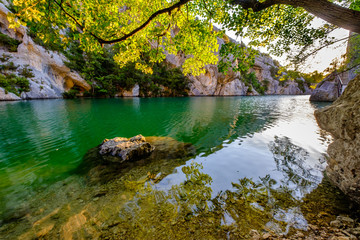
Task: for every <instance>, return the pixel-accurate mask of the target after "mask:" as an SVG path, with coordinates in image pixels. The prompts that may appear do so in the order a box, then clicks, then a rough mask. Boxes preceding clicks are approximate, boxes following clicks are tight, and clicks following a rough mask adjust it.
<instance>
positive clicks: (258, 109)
mask: <svg viewBox="0 0 360 240" xmlns="http://www.w3.org/2000/svg"><path fill="white" fill-rule="evenodd" d="M322 106H323V105H314V104H311V103H310V102H309V101H308V96H266V97H216V98H215V97H204V98H149V99H140V98H133V99H79V100H45V101H27V102H0V119H1V121H0V207H1V208H0V209H1V210H0V216H8V215H9V214H10V213H12V211H15V212H16V209H17V208H19V206H23V205H24V203H27V202H30V200H34V199H37V198H40V197H39V196H41V199H42V200H41V201H46V202H39V201H36V202H37V203H36V204H35V203H34V204H30V206H27V210H26V213H27V215H26V216H28V220H26V219H25V218H24V216H23V215H21V214H20V217H19V218H17V217H16V216H17V215H16V213H15V217H13V219H10V220H11V221H10V220H9V219H8V220H6V221H5V220H4V223H3V225H4V226H5V228H6V229H8V228H7V227H8V225H7V224H8V222H11V224H13V225H12V227H11V228H14V229H16V228H17V226H18V225H19V224H20V223H21V221H25V222H26V224H30V223H31V224H33V225H32V226H31V224H30V225H29V226H28V227H27V228H28V229H32V228H35V227H34V226H35V225H34V222H31V221H35V220H39V219H40V216H41V214H43V212H44V214H45V213H46V214H49V213H51V211H53V210H54V209H53V208H55V205H56V206H57V207H59V208H60V209H63V208H64V207H63V205H65V202H66V204H70V205H68V206H73V208H74V209H77V210H73V212H71V211H70V210H66V214H65V213H64V214H63V218H64V219H63V220H58V221H55V223H54V225H55V227H53V228H52V229H53V230H52V231H55V230H54V229H57V230H56V231H60V230H59V229H64V226H67V225H66V224H65V225H64V226H62V225H61V224H60V222H61V221H62V222H63V223H66V222H67V221H70V220H71V219H72V218H71V217H70V216H72V215H73V214H75V212H76V211H80V209H83V208H82V207H79V206H78V203H76V204H75V205H72V204H71V202H72V201H75V200H76V199H77V200H79V199H85V202H86V203H87V200H86V199H87V198H90V197H87V196H90V195H91V194H90V193H91V191H95V190H98V189H100V188H106V189H107V190H106V191H108V190H109V189H110V188H111V189H114V186H117V185H116V184H120V183H116V181H117V180H111V181H112V182H111V183H107V185H101V184H102V183H101V184H100V183H96V184H93V183H92V184H90V185H89V184H88V183H87V182H86V181H85V180H83V178H81V176H78V175H77V174H75V172H76V171H75V170H76V169H77V168H78V167H79V166H80V165H81V163H82V162H83V161H84V159H85V158H84V156H85V155H86V153H87V151H88V150H89V149H91V148H94V147H96V146H97V145H98V144H100V143H101V142H102V140H103V139H105V138H113V137H116V136H121V137H132V136H134V135H137V134H142V135H144V136H163V137H171V138H173V139H175V140H177V141H179V142H186V143H191V144H192V145H193V146H194V147H195V149H196V155H195V156H194V157H191V158H188V159H183V160H177V161H167V160H164V159H159V160H158V161H157V160H156V161H154V162H152V163H146V164H143V163H139V164H140V165H134V166H127V167H126V168H124V169H122V170H119V172H121V174H120V175H118V176H121V179H122V180H121V181H127V180H126V179H125V180H124V178H127V177H128V178H129V179H131V180H136V181H138V180H139V179H141V177H139V178H136V176H142V175H144V176H146V174H147V172H151V173H154V174H155V175H156V174H162V177H161V181H159V182H157V183H156V185H154V186H156V190H157V191H169V190H170V189H171V188H172V187H173V186H181V184H182V183H183V182H184V181H185V180H186V179H187V177H189V174H190V175H191V174H192V173H188V174H187V173H186V171H184V166H191V164H193V163H196V164H200V165H199V166H201V174H205V175H206V176H208V177H209V178H210V179H211V181H210V182H211V184H210V183H208V182H206V183H205V185H206V186H207V188H208V190H209V194H210V195H209V196H208V198H206V201H207V200H210V199H211V198H212V199H215V198H216V197H217V196H219V193H221V192H226V191H230V192H236V191H238V190H239V187H238V185H236V184H235V185H234V183H236V182H239V180H240V179H252V181H254V184H255V182H258V181H260V179H262V181H263V182H264V181H265V180H266V179H267V180H266V181H267V182H268V183H271V187H272V188H274V189H278V188H280V187H284V186H285V187H286V188H288V189H289V191H290V192H291V194H290V195H291V198H293V199H296V200H301V199H302V198H303V197H304V196H305V195H306V194H309V193H310V192H311V191H312V190H314V189H316V187H317V186H318V185H319V184H320V183H321V181H322V179H323V170H324V168H325V166H326V161H325V155H324V153H325V151H326V148H327V145H328V144H329V142H330V140H331V138H330V137H329V136H328V135H327V134H326V133H324V132H323V131H321V130H320V129H319V128H318V126H317V124H316V121H315V119H314V116H313V112H314V110H315V109H316V108H319V107H322ZM117 174H118V173H117ZM134 176H135V177H134ZM119 178H120V177H119ZM205 179H207V178H205ZM264 179H265V180H264ZM84 181H85V182H84ZM119 181H120V180H119ZM266 181H265V182H266ZM69 182H71V184H73V185H71V184H70V183H69ZM140 182H141V181H140ZM111 184H112V185H111ZM121 184H122V185H121V186H123V182H122V183H121ZM246 184H250V185H251V184H252V183H248V182H246ZM264 184H265V183H264ZM69 185H71V186H73V188H75V187H74V186H77V190H76V191H75V190H71V191H70V190H68V188H70V187H68V188H67V187H64V186H69ZM93 185H96V186H97V187H96V189H95V188H93ZM205 185H204V186H205ZM119 186H120V185H119ZM94 189H95V190H94ZM128 190H129V189H127V190H126V191H125V190H124V189H122V190H118V191H119V192H118V193H116V194H115V195H113V197H109V198H108V199H107V200H106V201H104V202H102V203H101V204H103V207H102V209H104V204H105V205H108V206H111V204H114V201H123V200H120V198H118V197H119V196H122V197H123V195H124V194H123V192H128ZM51 191H54V192H57V193H56V194H65V193H66V191H69V192H70V193H71V194H73V192H74V191H75V192H76V194H78V195H76V194H75V195H76V196H70V195H71V194H68V195H66V196H65V195H64V196H62V195H61V196H62V197H60V195H59V196H58V198H59V199H61V201H62V202H61V203H56V204H55V203H53V205H54V206H51V207H50V205H51V204H52V203H51V201H55V200H54V199H52V198H51V197H49V196H50V195H51V194H50V193H51ZM121 191H123V192H121ZM133 191H134V192H133V193H132V194H134V193H136V192H139V191H140V190H139V189H138V188H136V189H134V190H133ZM59 192H61V193H59ZM52 194H55V193H52ZM81 194H82V195H81ZM122 194H123V195H122ZM73 195H74V194H73ZM103 195H105V194H100V195H99V196H100V197H102V196H103ZM108 195H111V194H108ZM108 195H106V196H108ZM125 195H126V194H125ZM43 196H47V197H43ZM96 196H98V195H96ZM115 196H116V197H115ZM126 196H127V195H126ZM97 198H98V197H95V200H97ZM105 198H106V197H105ZM123 198H124V199H125V198H126V197H123ZM44 199H45V200H44ZM74 199H75V200H74ZM101 199H102V198H101ZM115 199H116V200H115ZM47 201H48V202H47ZM59 201H60V200H59ZM81 201H83V200H81ZM89 201H90V202H91V200H89ZM89 204H90V203H89ZM91 204H94V203H93V202H91ZM87 206H88V205H87ZM91 206H92V207H93V208H92V209H95V208H99V206H97V205H96V204H95V205H91ZM14 209H15V210H14ZM20 209H21V208H20ZM39 209H42V210H41V211H40V210H39ZM44 209H45V210H44ZM105 209H106V207H105ZM119 209H120V204H119V208H118V209H117V210H116V211H115V212H116V214H115V215H116V216H118V212H119V211H120V210H119ZM296 209H297V210H296ZM61 211H62V212H65V210H61ZM88 211H90V210H88ZM102 211H104V212H102V213H101V214H100V215H102V216H105V215H106V214H105V212H106V210H102ZM39 212H41V213H39ZM90 212H92V213H94V216H95V215H96V214H97V215H96V216H97V217H99V216H98V215H99V213H98V210H92V211H90ZM95 212H96V214H95ZM110 212H114V209H112V210H109V214H110ZM134 212H135V211H134ZM76 213H78V212H76ZM141 214H143V213H141ZM30 215H31V216H33V219H32V220H29V219H30V218H31V217H29V216H30ZM90 215H91V214H90ZM225 215H226V214H225ZM225 215H224V216H223V220H222V223H221V224H232V223H233V222H234V221H236V218H234V216H230V215H229V214H227V216H225ZM280 215H281V216H280ZM273 216H274V218H275V219H278V220H279V221H280V220H281V221H285V222H291V226H292V227H297V228H305V227H306V223H307V220H306V219H305V218H304V216H303V214H302V213H301V211H299V209H298V208H295V207H292V208H289V209H287V210H286V211H284V212H283V213H280V212H277V213H273ZM289 216H290V217H289ZM69 217H70V218H69ZM3 218H4V219H5V217H3ZM94 218H95V217H93V218H91V219H94ZM107 218H110V217H107ZM287 218H291V219H290V220H289V219H288V220H287ZM14 219H15V220H14ZM24 219H25V220H24ZM60 219H62V217H60ZM69 219H70V220H69ZM104 219H106V218H105V217H104ZM234 219H235V220H234ZM16 221H18V223H16ZM14 222H15V223H14ZM0 223H1V222H0ZM22 224H25V223H24V222H23V223H22ZM26 224H25V225H26ZM57 224H59V225H61V226H62V227H61V226H60V227H57ZM4 226H3V228H4ZM36 226H37V225H36ZM9 228H10V227H9ZM25 229H26V228H24V229H23V228H21V230H16V231H17V233H16V236H19V235H20V232H21V231H25ZM79 229H81V228H79ZM4 231H5V230H4ZM4 231H3V234H5V233H6V234H10V233H9V232H7V231H8V230H6V231H5V233H4ZM16 231H15V230H14V231H13V232H16ZM61 231H62V230H61ZM64 231H65V230H64ZM74 231H75V230H74ZM76 231H78V230H76ZM76 231H75V232H76ZM79 231H80V230H79ZM96 231H100V232H101V230H96ZM0 232H1V231H0ZM10 232H11V231H10ZM89 234H90V233H89ZM90 235H91V234H90ZM118 237H119V236H118ZM25 238H26V237H25ZM29 238H31V237H29ZM65 238H66V237H65Z"/></svg>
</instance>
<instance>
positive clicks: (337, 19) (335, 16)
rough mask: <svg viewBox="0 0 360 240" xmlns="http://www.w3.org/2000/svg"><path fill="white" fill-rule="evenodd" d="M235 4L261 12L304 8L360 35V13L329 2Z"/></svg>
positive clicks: (240, 0) (251, 0)
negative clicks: (278, 7)
mask: <svg viewBox="0 0 360 240" xmlns="http://www.w3.org/2000/svg"><path fill="white" fill-rule="evenodd" d="M232 3H233V4H237V5H241V6H242V7H243V8H244V9H249V8H251V9H253V11H254V12H259V11H261V10H264V9H265V8H268V7H270V6H273V5H276V4H285V5H291V6H294V7H302V8H304V9H305V10H306V11H308V12H309V13H311V14H313V15H315V16H317V17H319V18H321V19H323V20H325V21H327V22H329V23H331V24H334V25H336V26H338V27H341V28H344V29H347V30H350V31H352V32H356V33H360V12H359V11H355V10H351V9H349V8H345V7H342V6H340V5H337V4H335V3H331V2H329V1H327V0H302V1H301V0H266V1H265V2H258V1H257V0H233V1H232Z"/></svg>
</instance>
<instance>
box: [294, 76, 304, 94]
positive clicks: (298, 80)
mask: <svg viewBox="0 0 360 240" xmlns="http://www.w3.org/2000/svg"><path fill="white" fill-rule="evenodd" d="M295 82H296V83H297V85H298V88H299V89H300V90H301V91H302V92H303V93H304V92H305V86H304V81H301V80H300V79H296V80H295Z"/></svg>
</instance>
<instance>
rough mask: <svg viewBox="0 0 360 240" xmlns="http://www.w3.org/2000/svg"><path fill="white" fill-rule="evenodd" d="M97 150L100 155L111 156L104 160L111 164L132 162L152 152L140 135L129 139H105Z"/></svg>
mask: <svg viewBox="0 0 360 240" xmlns="http://www.w3.org/2000/svg"><path fill="white" fill-rule="evenodd" d="M99 148H100V151H99V153H100V154H101V155H111V156H113V157H112V158H106V160H109V161H112V162H123V161H134V160H138V159H141V158H146V157H148V156H149V155H150V154H151V152H152V151H153V150H154V147H153V146H152V145H151V144H150V143H148V142H146V140H145V138H144V137H143V136H142V135H137V136H135V137H132V138H130V139H128V138H122V137H116V138H113V139H105V140H104V142H103V143H102V144H101V145H100V147H99Z"/></svg>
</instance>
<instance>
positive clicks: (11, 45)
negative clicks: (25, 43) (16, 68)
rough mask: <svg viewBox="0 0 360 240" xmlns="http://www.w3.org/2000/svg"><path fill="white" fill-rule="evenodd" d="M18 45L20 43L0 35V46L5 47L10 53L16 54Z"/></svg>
mask: <svg viewBox="0 0 360 240" xmlns="http://www.w3.org/2000/svg"><path fill="white" fill-rule="evenodd" d="M20 43H21V42H20V41H18V40H16V39H13V38H11V37H9V36H8V35H6V34H3V33H0V45H2V46H4V47H6V48H7V49H8V50H9V51H10V52H16V51H17V48H18V46H19V45H20Z"/></svg>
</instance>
